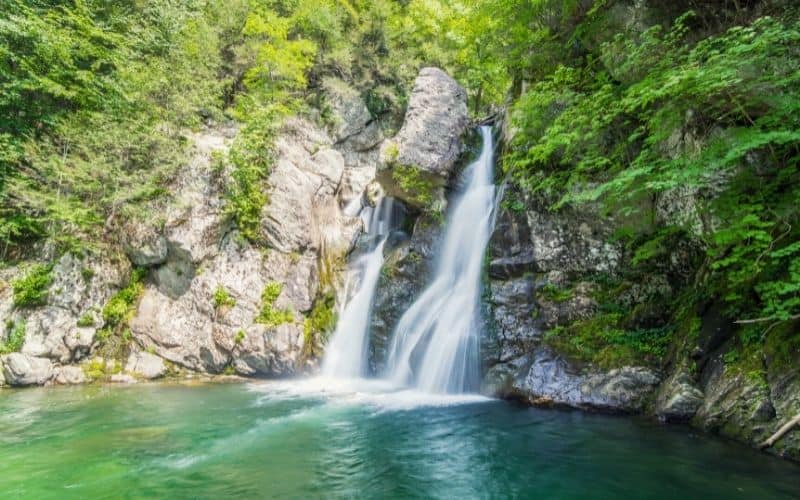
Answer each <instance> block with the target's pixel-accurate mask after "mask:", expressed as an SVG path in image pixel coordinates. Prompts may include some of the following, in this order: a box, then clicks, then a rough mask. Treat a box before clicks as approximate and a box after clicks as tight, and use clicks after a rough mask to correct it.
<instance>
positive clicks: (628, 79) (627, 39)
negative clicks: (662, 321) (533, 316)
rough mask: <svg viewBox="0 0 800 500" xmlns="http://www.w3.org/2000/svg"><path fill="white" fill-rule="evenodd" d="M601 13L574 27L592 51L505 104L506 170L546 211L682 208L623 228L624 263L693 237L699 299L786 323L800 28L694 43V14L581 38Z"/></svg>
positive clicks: (760, 24) (653, 256)
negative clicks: (549, 202)
mask: <svg viewBox="0 0 800 500" xmlns="http://www.w3.org/2000/svg"><path fill="white" fill-rule="evenodd" d="M602 16H603V12H602V10H601V9H596V10H594V11H592V12H591V13H589V15H588V16H587V17H586V18H585V19H584V20H583V23H582V24H581V23H577V24H573V29H574V31H572V33H571V35H570V37H574V38H578V39H582V40H585V41H587V42H589V41H591V42H592V43H587V44H586V46H587V47H589V46H591V47H592V48H591V49H590V50H589V49H587V50H589V53H588V54H584V56H583V57H574V54H571V53H569V52H565V53H562V54H561V55H559V56H558V57H557V58H556V59H555V60H556V61H557V63H556V64H554V65H551V66H550V68H551V70H550V71H549V72H545V73H543V74H541V76H540V78H539V79H538V80H537V81H535V82H534V83H533V84H532V85H531V87H530V88H529V89H528V90H527V92H525V93H524V94H523V95H522V96H521V97H520V98H519V100H518V101H517V102H516V103H515V104H514V106H513V110H512V121H513V127H514V128H515V129H516V130H517V133H516V134H515V136H514V141H513V144H512V147H511V150H510V152H509V154H508V155H507V156H506V158H505V163H504V166H505V168H506V169H507V170H509V171H510V173H511V174H512V175H513V176H514V179H515V182H516V183H517V184H518V185H520V186H522V187H523V188H524V189H525V190H527V191H528V192H529V193H535V194H537V195H540V196H544V197H547V198H554V199H556V200H557V201H556V202H555V203H554V205H553V209H556V210H557V209H559V208H561V207H563V206H565V205H568V204H569V205H574V206H580V205H581V204H582V203H586V202H602V203H604V204H605V205H606V206H607V207H608V210H609V212H612V211H613V212H614V213H615V214H617V215H618V216H620V215H621V216H629V215H633V217H631V220H633V221H635V223H637V224H641V222H640V220H641V219H642V218H643V217H647V218H649V217H650V214H649V213H648V212H647V211H646V210H650V208H649V207H651V205H650V204H647V203H642V200H655V199H659V198H660V197H663V196H667V195H670V196H672V197H673V198H674V199H677V200H684V199H685V200H690V201H692V203H693V205H692V206H691V208H690V210H693V211H694V214H695V216H691V215H690V216H689V218H688V219H687V220H686V221H680V220H675V221H673V222H672V225H670V226H661V227H659V228H658V229H657V230H656V231H653V232H649V233H645V234H642V233H641V228H640V227H637V226H635V225H632V226H631V231H630V233H629V237H630V239H632V240H633V243H634V246H633V248H632V249H631V250H632V259H631V262H632V264H633V265H634V266H637V267H639V268H642V267H643V268H647V267H648V266H654V265H655V266H657V265H658V263H659V261H661V260H663V258H664V257H665V256H666V255H667V254H668V253H669V252H671V251H672V250H673V249H674V248H675V247H676V245H677V243H678V242H679V241H682V240H683V241H685V240H687V239H689V238H695V239H697V240H698V246H699V248H701V249H704V250H705V252H706V264H705V266H704V268H705V269H706V270H707V273H706V274H704V276H703V279H704V282H703V283H702V285H698V286H701V290H702V292H703V293H702V296H701V297H700V298H699V299H700V300H716V299H718V298H722V299H723V300H724V301H725V302H726V303H727V305H728V308H727V315H728V316H729V317H730V318H731V319H741V318H749V317H762V318H766V319H768V320H769V319H771V320H774V321H782V320H788V319H790V318H793V317H796V316H797V315H798V314H800V300H799V299H798V298H797V297H798V292H799V291H800V273H798V270H800V255H799V254H798V251H799V250H800V245H797V241H798V238H800V232H799V230H798V224H797V221H798V218H800V217H798V216H799V215H800V214H799V213H798V206H797V199H800V170H799V169H798V160H800V150H799V149H798V144H800V133H798V130H800V121H798V120H800V119H799V118H798V117H799V116H800V113H798V111H799V110H800V95H798V90H797V89H798V88H800V71H798V69H800V54H798V52H797V50H796V47H797V44H798V41H800V23H798V21H796V20H794V19H792V18H790V17H788V16H787V18H786V19H776V18H769V17H764V18H760V19H756V20H754V21H753V22H752V23H750V24H747V25H743V26H734V27H731V28H729V29H727V30H726V31H723V32H721V33H719V34H716V35H713V36H708V37H704V38H703V39H701V40H700V41H699V42H696V41H695V40H696V37H694V36H693V31H692V30H693V29H696V28H694V27H693V26H696V24H693V23H695V19H696V14H694V13H692V12H689V13H687V14H685V15H684V16H682V17H680V18H679V19H676V20H675V21H674V23H673V25H672V26H671V27H669V28H666V29H665V28H664V27H662V26H660V25H659V26H656V27H653V28H651V29H649V30H646V31H645V32H643V33H641V34H640V35H632V34H631V33H628V32H622V31H617V32H613V31H612V32H611V33H608V32H606V33H604V34H603V35H602V36H600V35H598V34H597V32H594V33H591V30H592V27H591V26H592V23H596V22H598V19H600V18H602ZM562 29H563V27H562ZM567 34H568V33H567ZM530 36H531V37H533V36H534V35H530ZM592 37H594V38H592ZM574 38H573V39H574ZM598 39H599V43H598ZM681 202H682V201H679V203H681ZM698 231H699V234H697V232H698ZM692 232H695V234H696V236H691V233H692ZM765 326H767V325H765Z"/></svg>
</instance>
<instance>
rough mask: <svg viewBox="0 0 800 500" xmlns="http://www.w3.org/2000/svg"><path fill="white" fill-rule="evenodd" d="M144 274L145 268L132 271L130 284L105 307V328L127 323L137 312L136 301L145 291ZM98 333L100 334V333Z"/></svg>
mask: <svg viewBox="0 0 800 500" xmlns="http://www.w3.org/2000/svg"><path fill="white" fill-rule="evenodd" d="M144 275H145V271H144V270H143V269H135V270H134V271H133V272H132V273H131V278H130V281H128V284H127V285H126V286H125V287H124V288H123V289H122V290H120V291H119V292H117V293H116V294H114V296H113V297H111V299H109V301H108V303H107V304H106V305H105V307H103V321H105V328H107V329H109V328H115V327H118V326H120V325H123V324H126V323H127V322H128V321H129V320H130V318H131V317H132V316H133V314H134V313H135V312H136V303H137V302H138V300H139V297H141V295H142V293H143V292H144V284H143V283H142V280H143V279H144ZM98 335H100V334H99V333H98Z"/></svg>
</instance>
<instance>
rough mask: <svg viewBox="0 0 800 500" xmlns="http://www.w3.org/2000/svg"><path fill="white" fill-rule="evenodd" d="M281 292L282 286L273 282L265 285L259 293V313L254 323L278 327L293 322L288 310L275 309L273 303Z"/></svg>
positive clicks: (292, 315)
mask: <svg viewBox="0 0 800 500" xmlns="http://www.w3.org/2000/svg"><path fill="white" fill-rule="evenodd" d="M282 290H283V285H281V284H280V283H277V282H275V281H273V282H271V283H267V286H265V287H264V291H263V292H262V293H261V311H260V312H259V313H258V316H256V323H261V324H264V325H267V326H278V325H282V324H284V323H291V322H292V321H294V314H292V311H291V310H289V309H275V301H276V300H278V296H279V295H280V294H281V291H282Z"/></svg>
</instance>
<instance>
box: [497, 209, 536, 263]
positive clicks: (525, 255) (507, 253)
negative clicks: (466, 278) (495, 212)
mask: <svg viewBox="0 0 800 500" xmlns="http://www.w3.org/2000/svg"><path fill="white" fill-rule="evenodd" d="M489 252H490V255H491V261H490V262H489V276H490V277H491V278H492V279H511V278H516V277H520V276H523V275H525V274H526V273H531V272H533V271H534V269H535V261H534V254H533V247H532V245H531V230H530V227H528V219H527V217H526V216H525V213H524V212H513V211H510V210H503V211H502V212H501V214H500V216H499V217H498V219H497V223H496V224H495V230H494V233H493V234H492V239H491V241H490V242H489Z"/></svg>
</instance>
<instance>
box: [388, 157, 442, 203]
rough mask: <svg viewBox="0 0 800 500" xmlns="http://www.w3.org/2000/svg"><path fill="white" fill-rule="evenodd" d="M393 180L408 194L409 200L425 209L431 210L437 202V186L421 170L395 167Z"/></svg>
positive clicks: (402, 166) (413, 167)
mask: <svg viewBox="0 0 800 500" xmlns="http://www.w3.org/2000/svg"><path fill="white" fill-rule="evenodd" d="M392 179H394V180H395V182H397V185H398V186H400V189H402V190H403V192H405V193H406V195H407V197H408V200H409V201H410V202H411V203H413V204H415V205H417V206H419V207H423V208H430V207H431V206H432V205H433V202H434V201H435V199H436V198H435V190H436V186H435V185H434V183H433V181H431V180H430V179H429V178H427V177H426V176H425V175H424V174H423V173H422V172H421V171H420V169H419V168H417V167H415V166H413V165H395V166H394V167H393V168H392Z"/></svg>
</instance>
